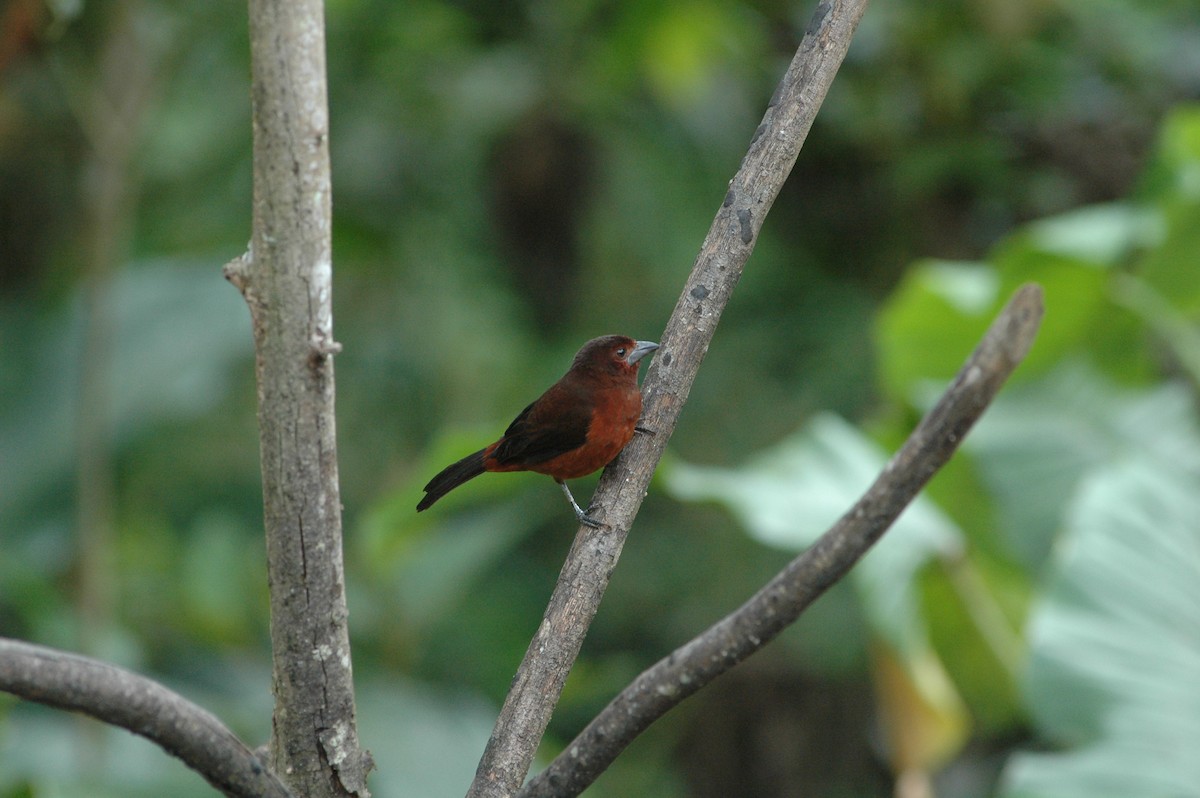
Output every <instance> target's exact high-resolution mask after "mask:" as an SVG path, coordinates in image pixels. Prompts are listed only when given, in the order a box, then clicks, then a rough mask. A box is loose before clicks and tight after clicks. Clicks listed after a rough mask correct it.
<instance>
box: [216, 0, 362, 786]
mask: <svg viewBox="0 0 1200 798" xmlns="http://www.w3.org/2000/svg"><path fill="white" fill-rule="evenodd" d="M250 49H251V71H252V75H251V77H252V93H253V122H254V233H253V238H252V240H251V244H250V250H249V252H247V253H246V254H245V255H244V256H242V257H241V258H240V259H238V260H236V261H234V262H232V263H230V264H229V265H228V266H227V267H226V269H225V274H226V277H227V278H228V279H229V280H230V281H231V282H232V283H233V284H234V285H236V286H237V287H238V289H239V290H241V292H242V294H243V296H244V297H245V298H246V301H247V303H248V304H249V306H250V314H251V320H252V325H253V329H254V340H255V356H256V370H257V376H258V420H259V429H260V443H261V449H262V474H263V510H264V512H263V515H264V520H265V524H266V536H267V560H268V578H269V583H270V590H271V644H272V649H273V654H274V676H273V689H274V693H275V714H274V724H273V734H272V736H271V747H270V760H271V765H272V768H273V769H274V770H275V771H276V772H277V773H279V774H280V776H281V777H282V778H283V779H284V780H285V781H286V782H287V783H288V785H289V786H290V787H291V788H292V790H293V791H294V792H296V793H298V794H301V795H304V796H306V798H324V796H347V795H354V796H366V795H368V792H367V789H366V774H367V772H368V770H369V769H370V766H371V763H370V758H369V755H366V754H365V753H364V752H363V751H362V750H361V749H360V747H359V743H358V732H357V730H356V724H355V706H354V692H353V681H352V673H351V665H350V643H349V635H348V631H347V623H346V621H347V612H346V596H345V589H344V578H343V570H342V529H341V504H340V500H339V493H338V467H337V449H336V438H335V425H334V381H333V358H332V356H333V354H334V353H336V352H337V350H338V346H337V344H336V343H335V342H334V339H333V313H332V259H331V243H330V226H331V216H330V177H329V146H328V143H329V142H328V137H329V119H328V110H327V105H326V89H325V29H324V16H323V7H322V4H321V2H320V0H251V2H250Z"/></svg>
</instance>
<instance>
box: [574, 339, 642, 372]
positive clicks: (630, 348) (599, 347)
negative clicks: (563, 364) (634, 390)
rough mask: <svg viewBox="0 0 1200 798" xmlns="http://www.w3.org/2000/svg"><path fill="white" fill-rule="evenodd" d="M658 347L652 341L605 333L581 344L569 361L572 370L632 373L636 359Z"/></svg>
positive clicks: (636, 368)
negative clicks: (572, 358) (573, 357)
mask: <svg viewBox="0 0 1200 798" xmlns="http://www.w3.org/2000/svg"><path fill="white" fill-rule="evenodd" d="M655 349H658V344H656V343H654V342H653V341H635V340H634V339H632V338H626V337H625V336H623V335H605V336H601V337H600V338H593V339H592V340H590V341H588V342H587V343H586V344H584V345H583V348H582V349H580V350H579V352H577V353H576V355H575V360H574V361H572V363H571V370H572V371H577V370H578V371H589V372H596V373H600V374H633V375H634V376H635V377H636V375H637V370H638V361H640V360H641V359H642V358H643V357H645V356H646V355H648V354H650V353H651V352H653V351H654V350H655Z"/></svg>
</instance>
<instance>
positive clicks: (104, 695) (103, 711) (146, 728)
mask: <svg viewBox="0 0 1200 798" xmlns="http://www.w3.org/2000/svg"><path fill="white" fill-rule="evenodd" d="M0 690H4V691H6V692H9V693H12V694H13V695H15V696H19V697H21V698H24V699H27V700H29V701H37V702H38V703H41V704H47V705H49V706H52V707H57V708H58V709H66V710H70V711H72V712H82V713H83V714H85V715H90V716H91V717H93V718H96V719H97V720H100V721H103V722H105V723H109V724H112V725H114V726H120V727H121V728H123V729H128V730H129V731H131V732H133V733H134V734H137V735H140V736H142V737H145V738H146V739H147V740H150V741H151V742H153V743H155V744H157V745H159V746H161V747H162V748H163V749H165V750H166V751H167V752H168V753H170V754H172V755H174V756H176V757H178V758H179V759H181V760H183V763H184V764H185V765H187V766H188V767H190V768H191V769H192V770H194V771H196V772H197V773H199V774H200V775H201V776H203V777H204V778H205V779H206V780H207V781H208V783H209V784H211V785H212V786H214V787H216V788H217V789H218V790H221V791H222V792H223V793H225V794H226V795H230V796H237V798H291V793H290V792H288V790H287V788H286V787H284V786H283V783H282V782H280V781H279V779H277V778H276V777H275V775H274V774H273V773H272V772H271V771H269V770H268V769H267V768H266V766H265V765H264V764H263V763H262V762H261V761H259V759H258V757H256V756H255V755H254V754H253V753H252V752H251V751H250V749H249V748H247V747H246V746H245V744H243V743H242V741H241V740H239V739H238V738H237V737H236V736H235V735H234V734H233V732H231V731H230V730H229V729H227V728H226V727H225V726H224V725H223V724H222V723H221V722H220V721H219V720H217V719H216V718H215V717H213V715H211V714H210V713H208V712H207V711H205V710H204V709H201V708H200V707H198V706H196V705H195V704H193V703H191V702H190V701H188V700H187V699H185V698H183V697H182V696H180V695H179V694H177V693H173V692H171V691H170V690H168V689H167V688H166V687H163V686H162V685H161V684H159V683H158V682H155V681H152V680H150V679H147V678H146V677H144V676H139V675H137V674H136V673H131V672H129V671H127V670H123V669H121V668H118V667H116V666H115V665H109V664H108V663H105V662H100V661H99V660H94V659H90V658H88V657H81V656H79V655H77V654H68V653H66V652H62V651H55V650H54V649H51V648H45V647H43V646H35V645H32V644H30V643H22V642H20V641H17V640H9V639H6V638H0Z"/></svg>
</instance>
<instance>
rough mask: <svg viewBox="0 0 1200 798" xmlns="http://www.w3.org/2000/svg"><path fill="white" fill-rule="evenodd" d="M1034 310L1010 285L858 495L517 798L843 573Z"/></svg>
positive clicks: (576, 773) (952, 446)
mask: <svg viewBox="0 0 1200 798" xmlns="http://www.w3.org/2000/svg"><path fill="white" fill-rule="evenodd" d="M1042 312H1043V308H1042V289H1041V288H1040V287H1039V286H1037V285H1033V284H1030V285H1026V286H1024V287H1022V288H1021V289H1020V290H1019V291H1017V293H1016V294H1015V295H1014V296H1013V298H1012V300H1011V301H1010V302H1009V303H1008V305H1007V306H1006V307H1005V308H1004V310H1003V311H1002V312H1001V314H1000V315H999V317H997V319H996V321H994V322H993V323H992V326H991V327H990V328H989V329H988V331H987V333H986V334H985V335H984V337H983V340H982V341H981V342H980V343H979V346H978V347H977V348H976V349H975V351H974V352H973V353H972V355H971V357H970V358H968V360H967V362H966V363H965V364H964V365H963V367H962V369H961V370H960V371H959V373H958V376H957V377H956V378H955V379H954V382H953V383H951V385H950V387H949V388H947V389H946V392H945V393H944V394H943V395H942V398H941V399H940V400H939V401H938V403H937V404H936V405H935V406H934V408H933V409H932V410H930V411H929V413H927V414H926V416H925V418H923V419H922V420H921V423H920V424H919V425H918V426H917V428H916V429H915V430H914V431H913V433H912V435H910V436H909V438H908V440H907V441H905V443H904V446H903V447H901V449H900V451H899V452H897V453H896V455H895V456H894V457H893V458H892V459H891V461H890V462H889V463H888V464H887V465H886V466H885V467H884V469H883V473H881V474H880V475H879V477H878V478H876V480H875V482H874V483H873V484H872V485H871V487H870V488H868V489H867V492H866V493H865V494H863V496H862V498H861V499H859V500H858V502H857V503H855V505H854V506H853V507H852V508H850V510H849V511H848V512H847V513H846V514H845V515H843V516H842V517H841V518H840V519H839V520H838V522H837V523H836V524H834V525H833V527H832V528H830V530H829V531H828V532H826V533H825V534H824V535H822V536H821V538H820V539H819V540H817V542H816V543H814V544H813V545H812V546H811V547H809V548H808V549H807V550H806V551H805V552H804V553H803V554H801V555H800V556H798V557H797V558H796V559H794V560H793V561H792V562H791V563H790V564H789V565H788V567H787V568H785V569H784V570H783V571H782V572H781V573H779V574H778V575H777V576H776V577H775V578H774V579H772V580H771V581H770V582H768V583H767V584H766V586H764V587H763V588H762V589H761V590H760V591H759V592H758V593H756V594H755V595H754V597H753V598H751V599H750V600H749V601H747V602H746V603H745V604H743V605H742V606H741V607H740V608H739V609H738V610H736V611H735V612H733V613H732V614H730V615H728V616H726V617H725V618H724V619H723V620H721V621H720V622H718V623H716V624H714V625H713V626H711V627H709V629H708V630H707V631H705V632H704V633H703V634H701V635H700V636H698V637H696V638H694V639H692V640H691V641H689V642H688V643H686V644H685V645H683V646H681V647H679V648H677V649H676V650H675V651H673V652H672V653H671V654H670V655H669V656H668V657H666V658H664V659H662V660H659V661H658V662H657V663H656V664H655V665H654V666H653V667H651V668H650V669H649V670H646V671H644V672H643V673H642V674H641V675H640V676H638V677H637V679H635V680H634V681H633V683H632V684H630V685H629V686H628V687H626V688H625V689H624V690H623V691H622V692H621V693H620V695H618V696H617V697H616V698H615V699H613V701H612V702H611V703H610V704H609V705H608V706H607V707H605V708H604V710H603V711H601V713H600V714H599V715H597V716H596V718H595V719H594V720H593V721H592V722H591V723H589V724H588V726H587V728H585V729H584V730H583V732H582V733H581V734H580V735H579V736H578V737H576V738H575V740H574V741H572V742H571V744H570V745H568V746H567V747H566V749H565V750H564V751H563V753H561V754H559V756H558V757H557V758H556V759H555V760H554V761H553V762H551V763H550V765H549V767H547V768H546V769H545V770H544V771H543V772H542V773H540V774H538V775H537V776H536V777H534V778H533V779H532V780H531V781H530V782H529V784H528V785H527V786H526V788H525V789H524V790H522V791H521V793H520V796H521V798H550V796H571V795H578V794H579V793H580V792H582V791H583V789H584V788H585V787H587V786H588V785H589V784H591V783H592V782H593V781H595V779H596V777H597V776H599V775H600V773H602V772H603V771H604V770H605V768H607V767H608V766H609V765H610V764H612V762H613V760H614V759H615V758H616V757H617V755H618V754H619V753H620V752H621V751H623V750H624V749H625V747H626V746H627V745H628V744H629V743H630V742H631V741H632V740H633V739H634V738H635V737H637V735H639V734H641V733H642V732H643V731H644V730H645V729H646V728H647V727H648V726H649V725H650V724H651V723H653V722H654V721H655V720H657V719H658V718H660V717H662V716H663V715H664V714H665V713H666V712H667V711H668V710H669V709H671V708H672V707H674V706H675V705H676V704H678V703H679V702H680V701H682V700H683V699H685V698H687V697H688V696H690V695H692V694H693V693H695V692H696V691H697V690H699V689H700V688H701V687H704V686H705V685H707V684H708V683H709V682H711V681H712V680H713V679H715V678H716V677H717V676H720V675H721V674H722V673H725V672H726V671H727V670H729V669H730V668H732V667H733V666H734V665H737V664H738V663H739V662H742V661H743V660H745V659H746V658H747V657H749V656H750V655H751V654H753V653H754V652H756V651H758V650H759V649H760V648H762V647H763V646H765V645H766V644H767V643H769V642H770V641H771V640H773V639H774V638H775V637H776V635H778V634H779V633H780V632H781V631H783V630H784V629H785V628H786V627H787V626H789V625H790V624H791V623H792V622H793V621H795V620H796V618H797V617H798V616H799V615H800V613H801V612H802V611H803V610H804V609H805V608H806V607H808V606H809V605H810V604H811V603H812V602H813V601H814V600H816V598H817V597H818V596H820V595H821V594H822V593H824V592H825V590H826V589H828V588H829V587H830V586H831V585H833V584H834V583H835V582H837V581H838V580H839V579H841V578H842V577H843V576H845V575H846V573H847V572H848V571H849V570H850V568H851V566H853V565H854V564H855V563H856V562H858V560H859V559H860V558H861V557H862V556H863V554H865V553H866V552H867V549H869V548H870V547H871V546H872V545H874V543H875V542H876V541H877V540H879V538H880V537H881V536H882V535H883V533H884V532H885V531H887V529H888V527H889V526H891V524H892V522H893V521H895V520H896V517H897V516H899V515H900V513H901V512H902V511H903V510H904V508H905V507H906V506H908V504H909V502H911V501H912V500H913V499H914V498H915V497H916V495H917V493H918V492H919V491H920V490H921V488H922V487H924V485H925V483H927V482H928V481H929V479H930V477H932V476H933V475H934V473H935V472H937V470H938V469H939V468H941V467H942V466H943V465H945V463H946V461H947V460H949V459H950V456H951V455H952V454H953V453H954V452H955V450H956V449H957V448H958V446H959V444H961V443H962V440H963V437H964V436H965V435H966V434H967V431H968V430H970V428H971V426H972V425H973V424H974V423H975V422H976V421H977V420H978V419H979V417H980V416H981V415H982V414H983V411H984V409H986V408H987V406H988V405H989V404H990V403H991V401H992V399H993V398H995V396H996V393H997V392H998V391H999V390H1000V387H1001V386H1002V385H1003V384H1004V381H1005V380H1006V379H1007V378H1008V376H1009V375H1010V374H1011V373H1012V371H1013V369H1015V368H1016V367H1017V365H1018V364H1019V363H1020V362H1021V360H1022V359H1024V357H1025V354H1026V353H1027V352H1028V351H1029V347H1030V345H1031V344H1032V343H1033V339H1034V336H1035V335H1036V334H1037V330H1038V326H1039V324H1040V323H1041V319H1042Z"/></svg>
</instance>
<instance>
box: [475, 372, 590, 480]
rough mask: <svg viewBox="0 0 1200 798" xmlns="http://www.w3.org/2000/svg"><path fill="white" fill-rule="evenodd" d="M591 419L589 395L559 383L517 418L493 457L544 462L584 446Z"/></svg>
mask: <svg viewBox="0 0 1200 798" xmlns="http://www.w3.org/2000/svg"><path fill="white" fill-rule="evenodd" d="M591 423H592V403H591V402H590V401H588V400H587V398H586V395H583V394H580V393H578V392H576V391H573V390H571V389H570V388H569V387H566V386H563V385H562V384H556V385H554V386H553V387H552V388H550V390H548V391H546V392H545V393H544V394H542V395H541V396H540V397H539V398H538V400H537V401H535V402H534V403H533V404H531V405H529V407H526V408H525V409H524V410H522V411H521V414H520V415H518V416H517V417H516V418H515V419H513V422H512V423H511V424H509V425H508V429H507V430H505V431H504V437H503V438H501V439H500V443H499V445H498V446H497V447H496V448H495V449H494V450H492V452H491V457H492V458H493V459H495V460H496V462H497V463H498V464H500V465H517V464H519V465H523V466H531V465H537V464H538V463H544V462H546V461H547V460H550V459H553V458H555V457H558V456H559V455H560V454H565V453H567V452H569V451H572V450H573V449H578V448H579V447H580V446H582V445H583V444H584V443H585V442H586V441H587V434H588V428H589V427H590V426H591Z"/></svg>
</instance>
